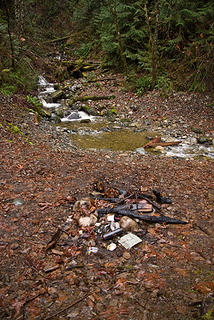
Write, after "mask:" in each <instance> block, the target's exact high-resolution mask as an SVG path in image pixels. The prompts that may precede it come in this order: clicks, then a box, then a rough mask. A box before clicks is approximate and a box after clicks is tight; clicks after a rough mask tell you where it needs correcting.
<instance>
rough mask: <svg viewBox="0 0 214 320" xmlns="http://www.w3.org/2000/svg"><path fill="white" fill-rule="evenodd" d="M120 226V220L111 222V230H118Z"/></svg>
mask: <svg viewBox="0 0 214 320" xmlns="http://www.w3.org/2000/svg"><path fill="white" fill-rule="evenodd" d="M119 228H120V224H119V222H115V221H112V222H111V223H110V229H111V231H114V230H117V229H119Z"/></svg>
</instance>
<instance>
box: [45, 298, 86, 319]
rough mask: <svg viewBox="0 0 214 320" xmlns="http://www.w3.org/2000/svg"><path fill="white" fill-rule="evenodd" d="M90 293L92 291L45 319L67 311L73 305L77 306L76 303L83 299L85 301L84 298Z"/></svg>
mask: <svg viewBox="0 0 214 320" xmlns="http://www.w3.org/2000/svg"><path fill="white" fill-rule="evenodd" d="M89 295H90V293H87V294H85V295H84V296H83V297H82V298H80V299H78V300H76V301H75V302H73V303H71V304H70V305H69V306H67V307H66V308H64V309H62V310H60V311H58V312H56V313H54V314H52V315H51V316H48V317H46V318H45V319H44V320H49V319H52V318H54V317H56V316H58V315H59V314H61V313H63V312H65V311H67V310H68V309H70V308H71V307H73V306H75V305H76V304H78V303H80V302H81V301H83V300H84V299H85V298H87V297H88V296H89Z"/></svg>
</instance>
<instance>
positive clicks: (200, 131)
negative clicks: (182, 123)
mask: <svg viewBox="0 0 214 320" xmlns="http://www.w3.org/2000/svg"><path fill="white" fill-rule="evenodd" d="M192 132H194V133H197V134H203V133H204V130H201V129H200V128H192Z"/></svg>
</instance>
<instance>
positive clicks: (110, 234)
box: [103, 228, 123, 240]
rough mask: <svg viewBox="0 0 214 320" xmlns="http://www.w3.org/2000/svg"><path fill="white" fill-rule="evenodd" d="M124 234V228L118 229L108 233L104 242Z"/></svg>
mask: <svg viewBox="0 0 214 320" xmlns="http://www.w3.org/2000/svg"><path fill="white" fill-rule="evenodd" d="M122 232H123V229H122V228H119V229H116V230H114V231H111V232H108V233H106V234H104V235H103V239H104V240H109V239H112V238H113V237H115V236H118V235H119V234H121V233H122Z"/></svg>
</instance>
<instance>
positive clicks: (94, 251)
mask: <svg viewBox="0 0 214 320" xmlns="http://www.w3.org/2000/svg"><path fill="white" fill-rule="evenodd" d="M97 252H98V248H97V247H89V248H88V250H87V254H88V255H90V254H92V253H97Z"/></svg>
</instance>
